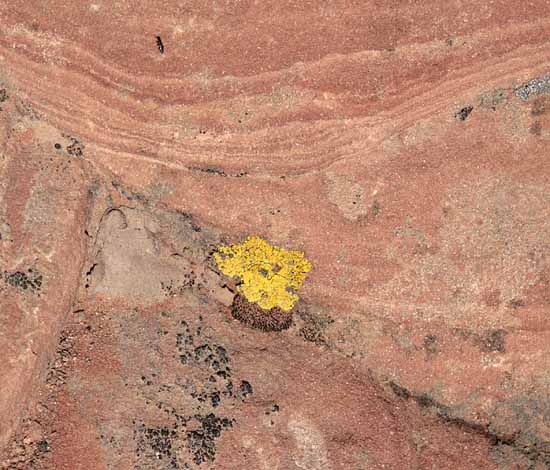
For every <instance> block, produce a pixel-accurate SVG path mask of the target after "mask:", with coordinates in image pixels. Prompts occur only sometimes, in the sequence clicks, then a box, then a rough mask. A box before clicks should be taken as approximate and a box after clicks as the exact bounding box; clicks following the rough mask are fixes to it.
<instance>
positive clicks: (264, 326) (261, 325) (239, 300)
mask: <svg viewBox="0 0 550 470" xmlns="http://www.w3.org/2000/svg"><path fill="white" fill-rule="evenodd" d="M231 314H232V316H233V318H235V319H236V320H239V321H240V322H241V323H243V324H244V325H247V326H249V327H251V328H255V329H258V330H262V331H266V332H268V331H282V330H286V329H288V328H289V327H290V325H291V324H292V311H290V312H285V311H284V310H282V309H280V308H279V307H274V308H272V309H271V310H264V309H263V308H261V307H260V306H259V305H257V304H255V303H252V302H249V301H248V300H246V298H245V297H244V296H243V295H241V294H237V295H236V296H235V298H234V299H233V304H232V305H231Z"/></svg>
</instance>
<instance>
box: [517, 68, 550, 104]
mask: <svg viewBox="0 0 550 470" xmlns="http://www.w3.org/2000/svg"><path fill="white" fill-rule="evenodd" d="M515 92H516V96H517V97H518V98H521V99H522V100H524V101H526V100H528V99H529V98H530V97H532V96H537V95H543V94H546V93H550V74H548V75H544V76H542V77H538V78H533V79H532V80H529V81H528V82H527V83H525V84H524V85H522V86H520V87H519V88H516V90H515Z"/></svg>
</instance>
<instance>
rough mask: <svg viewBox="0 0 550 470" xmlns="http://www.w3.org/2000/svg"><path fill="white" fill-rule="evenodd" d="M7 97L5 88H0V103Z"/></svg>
mask: <svg viewBox="0 0 550 470" xmlns="http://www.w3.org/2000/svg"><path fill="white" fill-rule="evenodd" d="M8 98H9V96H8V92H7V91H6V89H5V88H2V89H0V103H3V102H4V101H6V100H7V99H8Z"/></svg>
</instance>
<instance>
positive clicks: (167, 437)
mask: <svg viewBox="0 0 550 470" xmlns="http://www.w3.org/2000/svg"><path fill="white" fill-rule="evenodd" d="M176 436H177V433H176V431H175V429H170V428H167V427H156V428H153V427H151V428H146V427H145V426H144V425H143V424H141V425H140V426H139V427H138V429H137V431H134V438H135V439H136V441H137V446H136V454H137V456H138V457H145V458H147V457H148V458H149V459H151V460H154V461H159V460H163V461H165V462H166V463H168V466H169V468H171V469H174V470H176V469H178V468H179V465H178V462H177V456H176V452H175V450H174V448H173V445H174V440H175V439H176Z"/></svg>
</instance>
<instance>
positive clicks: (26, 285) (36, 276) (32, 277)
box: [4, 269, 42, 291]
mask: <svg viewBox="0 0 550 470" xmlns="http://www.w3.org/2000/svg"><path fill="white" fill-rule="evenodd" d="M4 281H5V282H6V283H7V284H9V285H10V286H12V287H15V288H16V289H21V290H27V289H29V290H32V291H39V290H40V289H41V287H42V274H40V273H38V272H33V271H32V269H29V272H28V273H24V272H21V271H15V272H13V273H8V272H4Z"/></svg>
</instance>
